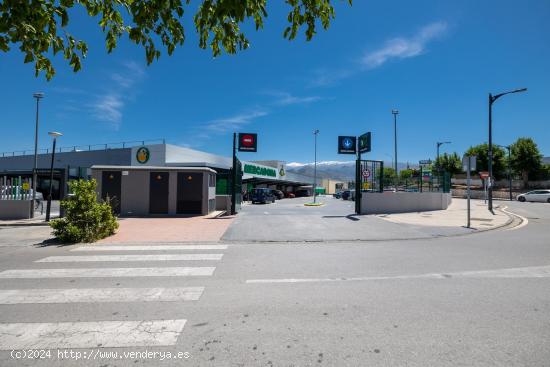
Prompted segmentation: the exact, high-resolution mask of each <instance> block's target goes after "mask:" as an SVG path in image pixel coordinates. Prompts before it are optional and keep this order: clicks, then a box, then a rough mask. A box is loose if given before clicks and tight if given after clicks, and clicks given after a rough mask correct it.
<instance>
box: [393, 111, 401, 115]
mask: <svg viewBox="0 0 550 367" xmlns="http://www.w3.org/2000/svg"><path fill="white" fill-rule="evenodd" d="M391 113H393V114H394V115H398V114H399V110H391Z"/></svg>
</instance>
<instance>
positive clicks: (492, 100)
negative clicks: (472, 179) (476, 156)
mask: <svg viewBox="0 0 550 367" xmlns="http://www.w3.org/2000/svg"><path fill="white" fill-rule="evenodd" d="M525 91H527V88H521V89H515V90H512V91H509V92H504V93H499V94H496V95H494V96H493V95H492V94H491V93H489V152H488V153H487V162H488V168H489V190H488V196H489V205H488V209H489V211H490V212H492V211H493V103H495V101H496V100H497V99H499V98H500V97H502V96H504V95H506V94H512V93H520V92H525Z"/></svg>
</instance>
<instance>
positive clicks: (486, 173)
mask: <svg viewBox="0 0 550 367" xmlns="http://www.w3.org/2000/svg"><path fill="white" fill-rule="evenodd" d="M479 177H480V178H481V179H482V180H486V179H487V178H489V172H487V171H481V172H479Z"/></svg>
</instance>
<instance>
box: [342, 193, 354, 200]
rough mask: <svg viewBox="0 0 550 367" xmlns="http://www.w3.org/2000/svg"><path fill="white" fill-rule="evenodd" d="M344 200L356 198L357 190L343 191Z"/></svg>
mask: <svg viewBox="0 0 550 367" xmlns="http://www.w3.org/2000/svg"><path fill="white" fill-rule="evenodd" d="M342 200H352V201H353V200H355V190H346V191H342Z"/></svg>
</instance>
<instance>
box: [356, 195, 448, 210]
mask: <svg viewBox="0 0 550 367" xmlns="http://www.w3.org/2000/svg"><path fill="white" fill-rule="evenodd" d="M451 200H452V199H451V194H445V193H440V192H383V193H370V192H364V193H362V198H361V214H390V213H409V212H423V211H430V210H443V209H447V207H448V206H449V205H450V204H451Z"/></svg>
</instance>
